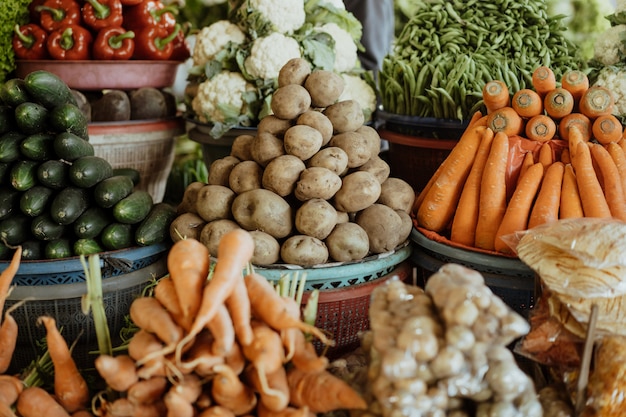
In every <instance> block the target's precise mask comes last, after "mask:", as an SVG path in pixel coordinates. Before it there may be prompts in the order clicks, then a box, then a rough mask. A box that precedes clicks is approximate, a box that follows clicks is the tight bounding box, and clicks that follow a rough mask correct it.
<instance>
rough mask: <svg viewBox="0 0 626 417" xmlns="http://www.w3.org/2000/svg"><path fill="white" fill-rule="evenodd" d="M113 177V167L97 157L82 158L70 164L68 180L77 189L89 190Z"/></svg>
mask: <svg viewBox="0 0 626 417" xmlns="http://www.w3.org/2000/svg"><path fill="white" fill-rule="evenodd" d="M112 175H113V167H112V166H111V164H110V163H109V161H107V160H106V159H104V158H101V157H99V156H83V157H81V158H78V159H77V160H75V161H74V162H72V166H70V170H69V178H70V182H72V184H74V185H76V186H77V187H82V188H90V187H93V186H94V185H96V184H98V183H99V182H100V181H102V180H104V179H106V178H109V177H111V176H112Z"/></svg>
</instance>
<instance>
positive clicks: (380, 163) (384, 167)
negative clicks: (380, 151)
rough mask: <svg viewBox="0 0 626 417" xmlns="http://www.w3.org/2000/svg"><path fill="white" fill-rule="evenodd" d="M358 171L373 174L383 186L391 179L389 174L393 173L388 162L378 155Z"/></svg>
mask: <svg viewBox="0 0 626 417" xmlns="http://www.w3.org/2000/svg"><path fill="white" fill-rule="evenodd" d="M358 169H359V171H367V172H370V173H372V174H373V175H374V176H375V177H376V179H377V180H378V182H379V183H381V184H382V183H383V182H385V180H386V179H387V178H389V174H390V173H391V167H390V166H389V164H388V163H387V161H385V160H384V159H382V158H381V157H380V156H378V155H374V156H372V157H371V158H370V160H369V161H367V162H366V163H364V164H363V165H361V166H360V167H359V168H358Z"/></svg>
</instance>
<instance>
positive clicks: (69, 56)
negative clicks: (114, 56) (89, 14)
mask: <svg viewBox="0 0 626 417" xmlns="http://www.w3.org/2000/svg"><path fill="white" fill-rule="evenodd" d="M92 43H93V36H92V35H91V32H90V31H89V29H87V28H85V27H83V26H79V25H68V26H64V27H62V28H59V29H57V30H55V31H53V32H50V34H49V35H48V41H47V42H46V46H47V48H48V53H49V54H50V56H51V57H52V58H53V59H60V60H86V59H89V58H90V57H91V44H92Z"/></svg>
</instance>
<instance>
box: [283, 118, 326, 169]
mask: <svg viewBox="0 0 626 417" xmlns="http://www.w3.org/2000/svg"><path fill="white" fill-rule="evenodd" d="M322 140H323V139H322V134H321V133H320V132H319V131H318V130H317V129H315V128H312V127H311V126H307V125H295V126H292V127H290V128H289V129H287V131H286V132H285V136H284V138H283V143H284V146H285V152H287V153H288V154H289V155H294V156H297V157H298V158H300V159H302V160H303V161H306V160H307V159H309V158H310V157H312V156H313V155H315V154H316V153H317V151H319V150H320V148H321V147H322Z"/></svg>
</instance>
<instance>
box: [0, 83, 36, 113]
mask: <svg viewBox="0 0 626 417" xmlns="http://www.w3.org/2000/svg"><path fill="white" fill-rule="evenodd" d="M0 100H2V102H3V103H4V104H6V105H7V106H9V107H17V106H19V105H20V104H22V103H24V102H27V101H32V98H31V96H30V94H29V93H28V91H27V90H26V83H25V82H24V80H23V79H21V78H11V79H9V80H7V81H6V82H4V83H1V84H0Z"/></svg>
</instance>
